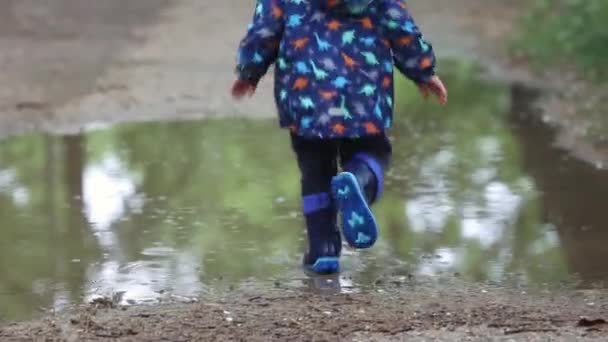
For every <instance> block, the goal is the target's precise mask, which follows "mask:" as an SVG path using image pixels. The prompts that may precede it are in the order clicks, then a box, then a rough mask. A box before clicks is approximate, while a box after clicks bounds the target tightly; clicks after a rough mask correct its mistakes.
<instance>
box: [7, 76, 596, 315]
mask: <svg viewBox="0 0 608 342" xmlns="http://www.w3.org/2000/svg"><path fill="white" fill-rule="evenodd" d="M450 70H451V72H450V74H449V76H448V77H446V78H447V83H448V84H449V85H450V87H451V89H452V93H451V101H452V102H451V104H450V106H449V107H448V108H445V109H444V108H439V107H437V106H433V105H428V104H424V103H422V102H420V101H419V100H418V99H417V95H416V94H415V93H414V92H412V91H409V90H412V89H410V88H407V90H408V91H405V90H406V87H407V86H403V87H402V89H403V92H402V94H403V95H402V96H401V98H400V99H399V102H398V104H397V112H398V118H399V119H398V122H397V125H396V127H395V128H394V129H393V130H392V131H391V135H392V138H393V143H394V150H395V158H394V160H395V164H394V166H393V168H392V170H391V171H390V173H389V175H388V179H387V189H386V193H385V197H384V198H383V200H382V202H381V203H380V204H379V205H378V206H377V207H376V208H375V212H376V214H377V216H378V220H379V222H380V224H381V239H380V240H379V242H378V244H377V245H376V246H375V247H374V248H373V249H371V250H368V251H360V252H359V251H352V250H346V251H345V253H344V257H343V268H344V271H343V272H342V274H341V275H340V277H339V278H335V279H329V280H327V279H321V280H319V279H313V281H311V279H309V278H307V277H306V276H305V275H304V274H303V273H302V272H301V270H300V269H299V262H300V255H301V252H302V251H303V249H304V246H305V241H304V236H305V235H304V231H303V225H302V219H301V216H300V214H299V205H300V204H299V193H298V191H299V186H298V173H297V169H296V166H295V163H294V160H293V156H292V152H291V151H290V150H289V143H288V137H287V135H286V134H285V132H283V131H281V130H278V129H277V128H276V123H275V121H274V120H271V121H264V120H245V119H225V120H210V121H197V122H181V123H175V122H163V123H148V124H127V125H121V126H116V127H110V128H106V129H97V130H92V131H88V132H86V133H83V134H81V135H75V136H47V135H28V136H23V137H18V138H13V139H10V140H4V141H2V142H0V213H1V218H2V221H1V223H2V228H1V229H0V236H1V237H0V320H3V319H10V320H13V319H24V318H27V317H31V316H32V315H36V314H39V313H41V312H44V311H48V310H52V309H61V308H62V307H65V306H66V305H69V304H70V303H79V302H82V301H83V300H90V299H91V298H93V297H95V296H109V297H112V298H113V300H114V301H115V302H119V303H122V304H129V303H157V302H159V301H172V300H190V299H191V298H195V297H197V296H201V295H202V296H204V295H207V294H212V293H213V292H214V291H216V290H218V289H224V288H238V287H241V286H259V285H261V286H287V287H293V288H302V289H307V288H310V285H311V284H312V285H313V286H312V288H316V287H318V286H324V285H327V284H333V285H332V286H334V287H336V286H337V287H339V288H340V289H341V290H342V291H361V290H363V291H365V290H368V289H370V288H375V289H377V288H381V287H382V283H381V282H379V281H378V279H386V276H387V275H389V276H390V279H394V280H396V281H403V282H405V283H406V284H407V282H408V281H410V280H411V279H442V278H445V279H449V278H455V277H457V278H461V279H465V280H468V281H472V282H483V283H489V284H495V285H499V286H530V287H546V286H553V285H557V286H562V285H566V286H576V287H583V288H587V287H592V286H603V283H602V282H603V281H605V280H608V266H606V264H605V262H604V260H608V249H607V248H605V245H606V243H608V231H607V230H606V229H605V228H606V227H605V225H606V222H607V221H608V219H607V218H606V214H605V203H608V173H607V172H605V171H598V170H596V169H594V168H592V167H590V166H588V165H586V164H582V163H579V162H577V161H575V160H573V159H570V158H568V156H567V155H566V154H565V153H563V152H560V151H559V150H557V149H553V148H552V147H551V146H550V142H551V139H552V136H551V132H550V131H548V130H546V129H545V128H543V126H542V125H538V124H536V123H535V122H533V121H531V120H529V119H528V118H526V114H528V113H529V110H530V109H531V107H530V95H531V93H530V92H528V91H526V90H525V89H522V88H520V87H516V86H509V85H501V84H493V83H488V82H483V81H480V80H478V79H476V78H474V77H473V76H472V75H475V74H476V72H475V70H474V68H473V67H472V66H470V65H467V64H457V65H453V66H452V67H451V68H450Z"/></svg>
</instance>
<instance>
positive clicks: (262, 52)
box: [236, 0, 285, 84]
mask: <svg viewBox="0 0 608 342" xmlns="http://www.w3.org/2000/svg"><path fill="white" fill-rule="evenodd" d="M284 27H285V21H284V5H283V0H257V5H256V7H255V13H254V16H253V20H252V22H251V24H250V25H249V28H248V30H247V34H246V35H245V37H244V38H243V40H241V43H240V45H239V49H238V53H237V66H236V74H237V76H238V78H239V79H241V80H246V81H250V82H252V83H254V84H257V83H258V82H259V81H260V79H261V78H262V77H263V76H264V75H265V74H266V72H267V71H268V68H269V67H270V65H272V63H274V61H275V60H276V58H277V54H278V50H279V42H280V40H281V37H282V36H283V30H284Z"/></svg>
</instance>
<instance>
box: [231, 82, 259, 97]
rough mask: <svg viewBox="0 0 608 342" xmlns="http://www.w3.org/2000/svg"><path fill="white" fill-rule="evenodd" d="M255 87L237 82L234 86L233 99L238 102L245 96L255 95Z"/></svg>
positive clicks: (247, 83)
mask: <svg viewBox="0 0 608 342" xmlns="http://www.w3.org/2000/svg"><path fill="white" fill-rule="evenodd" d="M255 88H256V87H255V85H254V84H252V83H251V82H247V81H243V80H236V81H235V82H234V84H233V85H232V97H234V98H235V99H237V100H240V99H241V98H243V96H245V95H247V96H251V95H253V93H255Z"/></svg>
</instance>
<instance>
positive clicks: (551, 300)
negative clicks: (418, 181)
mask: <svg viewBox="0 0 608 342" xmlns="http://www.w3.org/2000/svg"><path fill="white" fill-rule="evenodd" d="M521 2H522V1H518V0H426V1H418V2H412V4H411V7H412V9H413V11H414V14H415V16H416V18H417V20H418V22H419V24H420V25H421V26H422V28H423V30H424V31H425V34H426V36H427V37H429V39H430V40H431V41H433V43H434V45H435V47H436V48H437V50H438V52H439V54H440V55H442V56H453V57H459V58H471V59H476V60H478V61H480V62H481V63H482V64H484V65H485V66H486V67H487V68H488V69H489V70H490V74H491V75H492V77H496V78H500V79H502V80H504V81H505V82H514V81H517V82H527V83H530V84H538V83H542V82H535V80H534V78H533V77H531V76H530V73H528V72H526V69H525V67H523V68H514V67H513V66H512V64H510V62H509V61H508V59H507V58H505V57H504V56H505V53H504V49H503V46H504V45H503V40H504V37H505V36H506V35H507V33H508V32H509V31H510V30H511V29H512V26H513V22H514V20H515V18H516V17H517V14H518V7H517V6H518V5H519V4H520V3H521ZM244 3H245V2H244V1H242V0H223V1H197V0H181V1H169V0H146V1H140V0H104V1H95V2H91V1H87V2H86V4H85V2H83V1H81V0H47V1H44V2H41V1H39V0H4V2H3V4H2V10H0V73H1V74H2V77H3V87H0V137H6V136H10V135H16V134H23V133H26V132H30V131H48V132H56V133H57V132H60V133H66V132H74V131H77V130H80V129H82V128H83V127H92V126H98V125H105V124H110V123H116V122H123V121H144V120H146V121H147V120H166V119H190V118H206V117H214V116H232V115H241V116H243V115H247V116H251V115H253V116H260V117H262V116H273V115H274V109H273V108H274V107H273V103H272V96H271V82H270V81H269V78H267V79H266V80H265V81H264V82H263V83H262V85H261V89H260V93H259V94H258V95H259V96H257V97H255V98H254V99H251V100H247V101H245V102H244V103H240V104H239V103H234V102H232V101H231V100H230V99H229V97H228V92H227V89H228V88H229V86H230V83H231V81H232V77H233V76H232V73H231V70H232V68H233V61H234V48H235V46H236V44H237V42H238V39H239V38H240V36H241V34H242V33H243V31H244V29H245V25H246V22H247V21H248V19H249V17H250V16H251V8H250V7H251V6H249V5H244ZM566 133H567V132H566ZM573 139H574V138H573ZM574 140H576V139H574ZM580 146H583V147H580ZM589 146H590V145H584V144H583V145H581V144H580V143H579V142H578V141H577V142H573V143H571V145H570V148H571V149H573V150H576V149H577V148H578V149H580V151H579V152H578V154H579V155H580V156H581V157H584V158H589V160H595V161H597V160H601V158H603V156H604V155H603V154H601V153H599V154H598V152H597V151H596V149H595V147H593V146H591V147H589ZM607 303H608V302H607V301H606V297H605V295H604V294H603V293H601V292H576V293H572V292H567V293H555V292H553V293H535V294H534V295H533V294H531V293H527V294H523V293H522V290H518V291H515V290H513V291H511V290H504V289H503V290H498V289H484V288H477V287H474V286H472V285H462V286H442V287H424V286H411V285H409V284H401V285H400V286H396V287H395V286H393V287H387V288H386V289H385V290H384V291H383V292H381V293H380V292H377V291H373V292H371V293H365V294H363V293H362V294H337V295H336V294H333V295H330V294H314V295H313V294H310V293H306V292H302V291H299V292H298V291H293V290H287V289H274V290H272V291H270V290H266V291H260V292H259V293H258V292H255V291H253V292H251V293H249V292H238V293H231V294H226V295H225V296H224V297H223V298H220V297H218V298H213V299H205V298H201V302H199V303H193V304H168V305H165V306H155V307H129V308H106V307H104V305H103V304H104V303H101V304H100V303H98V304H99V305H96V306H87V307H82V308H75V309H74V310H72V311H70V312H67V313H64V314H58V315H51V316H47V317H45V318H43V319H39V320H35V321H32V322H22V323H15V324H9V325H5V326H4V327H0V340H2V341H13V340H15V341H20V340H45V341H102V340H103V341H106V340H118V341H135V340H137V341H142V340H143V341H159V340H160V341H193V340H248V341H249V340H260V341H268V340H281V341H283V340H315V341H316V340H318V341H335V340H357V341H358V340H373V341H396V340H405V339H407V340H412V341H416V340H443V341H454V340H483V341H487V340H497V341H498V340H500V341H502V340H504V341H518V340H526V341H527V340H539V341H541V340H542V341H546V340H564V341H572V340H575V339H576V340H598V341H599V340H606V339H607V335H608V332H607V329H608V327H606V324H601V323H602V321H595V322H594V321H593V320H596V319H606V320H608V314H607V313H608V304H607ZM583 317H586V318H588V319H589V320H591V321H585V320H582V321H581V319H582V318H583ZM579 323H582V324H583V325H589V326H582V327H581V326H578V324H579Z"/></svg>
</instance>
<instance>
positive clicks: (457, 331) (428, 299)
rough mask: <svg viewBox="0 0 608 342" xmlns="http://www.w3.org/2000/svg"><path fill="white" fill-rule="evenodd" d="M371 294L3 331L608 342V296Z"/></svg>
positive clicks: (119, 311) (93, 309)
mask: <svg viewBox="0 0 608 342" xmlns="http://www.w3.org/2000/svg"><path fill="white" fill-rule="evenodd" d="M382 288H383V289H384V290H375V291H374V290H372V291H370V292H369V293H364V294H362V293H354V294H352V293H351V294H346V293H342V294H335V293H331V292H329V293H326V294H324V293H322V292H321V293H316V294H311V293H307V292H306V291H301V290H300V291H296V290H288V289H280V288H276V287H275V288H271V289H270V290H263V291H257V290H247V291H236V292H234V293H226V294H224V295H223V296H219V297H217V298H214V299H210V298H201V301H200V302H198V303H191V304H167V305H161V306H150V307H145V306H140V307H113V306H112V305H111V302H108V303H107V302H103V301H99V302H97V303H96V304H91V305H89V306H86V307H81V308H77V309H75V310H73V311H71V312H68V313H63V314H61V315H57V316H48V317H46V318H45V319H42V320H38V321H35V322H30V323H17V324H13V325H8V326H6V327H4V328H0V339H1V340H2V341H25V340H28V341H29V340H40V341H43V340H44V341H109V340H113V341H211V340H214V341H346V340H349V341H402V340H408V341H429V340H432V341H464V340H467V341H574V340H577V341H605V340H606V339H607V338H608V325H607V324H606V323H605V321H604V319H607V317H606V313H607V312H608V302H606V297H605V294H601V293H597V292H593V291H588V292H576V293H571V292H568V293H556V292H552V294H548V292H545V293H527V292H526V291H523V290H522V289H520V290H517V291H516V290H512V291H508V290H501V289H495V288H489V287H476V286H470V285H462V284H461V285H457V284H450V285H448V286H441V287H437V286H433V285H430V286H429V285H425V284H415V283H414V282H411V281H407V280H406V281H404V282H391V284H389V285H387V286H384V285H383V287H382Z"/></svg>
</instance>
